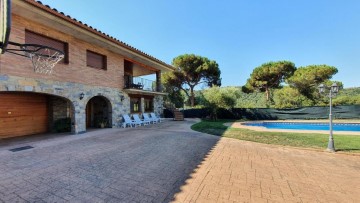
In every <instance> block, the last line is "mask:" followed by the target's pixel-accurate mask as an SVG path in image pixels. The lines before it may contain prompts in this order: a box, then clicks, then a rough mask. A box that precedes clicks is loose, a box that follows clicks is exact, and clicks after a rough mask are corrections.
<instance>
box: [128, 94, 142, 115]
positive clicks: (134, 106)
mask: <svg viewBox="0 0 360 203" xmlns="http://www.w3.org/2000/svg"><path fill="white" fill-rule="evenodd" d="M130 112H131V113H135V112H140V98H138V97H132V98H130Z"/></svg>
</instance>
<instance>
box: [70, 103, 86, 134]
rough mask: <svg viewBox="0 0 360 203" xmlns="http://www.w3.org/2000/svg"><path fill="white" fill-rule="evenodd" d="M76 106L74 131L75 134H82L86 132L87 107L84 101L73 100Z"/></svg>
mask: <svg viewBox="0 0 360 203" xmlns="http://www.w3.org/2000/svg"><path fill="white" fill-rule="evenodd" d="M73 104H74V108H75V112H74V113H75V114H74V121H75V122H74V128H72V129H73V131H74V132H73V133H75V134H81V133H84V132H86V114H85V108H86V106H85V107H84V104H83V102H81V103H79V102H77V101H74V102H73Z"/></svg>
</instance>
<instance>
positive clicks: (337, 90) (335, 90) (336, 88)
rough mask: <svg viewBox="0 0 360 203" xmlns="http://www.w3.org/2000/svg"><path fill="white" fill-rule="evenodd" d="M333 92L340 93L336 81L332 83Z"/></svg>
mask: <svg viewBox="0 0 360 203" xmlns="http://www.w3.org/2000/svg"><path fill="white" fill-rule="evenodd" d="M331 92H333V93H338V92H339V86H338V85H337V84H336V82H334V83H333V84H332V85H331Z"/></svg>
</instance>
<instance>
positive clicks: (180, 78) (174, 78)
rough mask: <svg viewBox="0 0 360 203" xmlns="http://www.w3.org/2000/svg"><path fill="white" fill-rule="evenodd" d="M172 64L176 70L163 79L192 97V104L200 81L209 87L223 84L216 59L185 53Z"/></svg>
mask: <svg viewBox="0 0 360 203" xmlns="http://www.w3.org/2000/svg"><path fill="white" fill-rule="evenodd" d="M172 65H173V66H174V67H176V70H175V71H173V72H168V73H165V74H163V76H162V81H163V83H164V84H165V86H167V87H171V88H173V89H174V90H175V91H180V90H182V91H183V92H184V93H185V94H186V96H188V98H190V103H191V106H194V104H195V94H194V88H195V86H197V85H199V84H200V83H205V84H206V85H207V86H209V87H212V86H214V85H215V86H220V85H221V78H220V74H221V71H220V69H219V65H218V64H217V63H216V61H213V60H209V59H208V58H206V57H202V56H198V55H194V54H184V55H180V56H178V57H176V58H174V59H173V62H172ZM169 93H170V92H169Z"/></svg>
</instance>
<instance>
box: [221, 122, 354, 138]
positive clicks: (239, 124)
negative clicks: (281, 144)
mask: <svg viewBox="0 0 360 203" xmlns="http://www.w3.org/2000/svg"><path fill="white" fill-rule="evenodd" d="M256 122H263V121H256ZM264 122H294V123H295V122H300V123H302V122H306V123H309V122H321V123H326V121H324V120H320V121H317V120H316V121H313V120H312V121H309V120H286V121H277V120H275V121H264ZM343 122H344V121H338V122H334V123H343ZM353 122H354V123H360V122H359V121H358V120H356V121H353ZM243 123H247V122H231V123H224V125H225V126H228V127H232V128H243V129H249V130H254V131H262V132H293V133H318V134H329V131H326V130H289V129H268V128H265V127H261V126H249V125H243ZM334 134H336V135H360V132H357V131H334Z"/></svg>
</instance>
